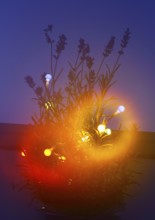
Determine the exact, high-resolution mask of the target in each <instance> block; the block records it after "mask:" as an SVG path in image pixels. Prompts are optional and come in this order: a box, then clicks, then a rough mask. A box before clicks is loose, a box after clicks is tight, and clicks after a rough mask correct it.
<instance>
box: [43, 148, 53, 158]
mask: <svg viewBox="0 0 155 220" xmlns="http://www.w3.org/2000/svg"><path fill="white" fill-rule="evenodd" d="M51 154H52V150H51V148H46V149H45V150H44V155H45V156H46V157H49V156H51Z"/></svg>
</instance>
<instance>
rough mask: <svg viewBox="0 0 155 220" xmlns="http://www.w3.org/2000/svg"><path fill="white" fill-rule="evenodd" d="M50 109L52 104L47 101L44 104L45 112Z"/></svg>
mask: <svg viewBox="0 0 155 220" xmlns="http://www.w3.org/2000/svg"><path fill="white" fill-rule="evenodd" d="M51 107H52V104H51V103H50V102H49V101H48V102H46V103H45V108H46V110H48V109H49V108H51Z"/></svg>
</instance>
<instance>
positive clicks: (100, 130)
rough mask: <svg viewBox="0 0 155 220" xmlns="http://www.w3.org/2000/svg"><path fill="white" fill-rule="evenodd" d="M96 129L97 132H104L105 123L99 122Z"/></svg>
mask: <svg viewBox="0 0 155 220" xmlns="http://www.w3.org/2000/svg"><path fill="white" fill-rule="evenodd" d="M97 130H98V131H99V133H100V134H101V133H104V132H105V125H104V124H100V125H99V126H98V127H97Z"/></svg>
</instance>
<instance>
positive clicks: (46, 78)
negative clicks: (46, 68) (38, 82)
mask: <svg viewBox="0 0 155 220" xmlns="http://www.w3.org/2000/svg"><path fill="white" fill-rule="evenodd" d="M51 79H52V75H51V74H49V73H47V74H46V75H45V80H46V86H47V87H48V85H49V82H50V81H51Z"/></svg>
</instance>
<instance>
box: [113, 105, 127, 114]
mask: <svg viewBox="0 0 155 220" xmlns="http://www.w3.org/2000/svg"><path fill="white" fill-rule="evenodd" d="M124 111H125V107H124V106H123V105H120V106H118V108H117V110H116V112H115V114H116V115H117V114H120V113H122V112H124Z"/></svg>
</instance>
